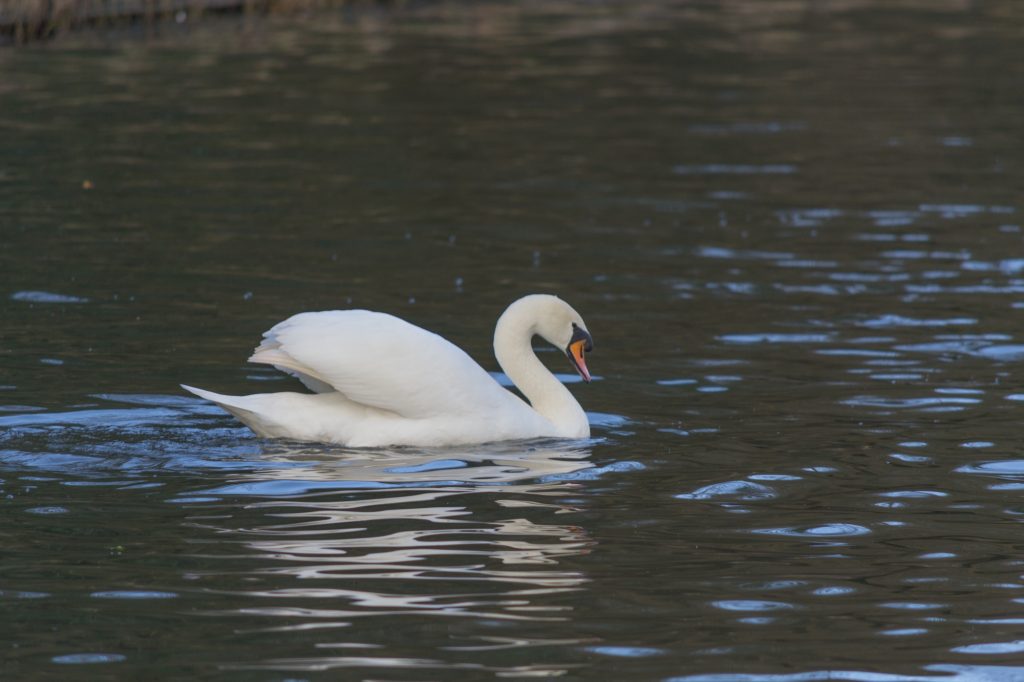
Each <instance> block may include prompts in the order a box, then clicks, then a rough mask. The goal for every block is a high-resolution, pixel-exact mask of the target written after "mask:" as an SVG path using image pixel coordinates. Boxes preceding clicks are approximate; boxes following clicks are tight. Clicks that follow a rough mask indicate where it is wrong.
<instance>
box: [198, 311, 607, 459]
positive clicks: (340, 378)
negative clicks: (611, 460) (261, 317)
mask: <svg viewBox="0 0 1024 682" xmlns="http://www.w3.org/2000/svg"><path fill="white" fill-rule="evenodd" d="M574 330H582V331H576V334H577V335H579V334H581V333H582V334H583V335H585V336H586V340H587V344H588V346H587V349H588V350H589V335H588V334H586V326H585V325H584V324H583V320H582V318H580V316H579V314H578V313H576V311H575V310H573V309H572V308H571V307H570V306H569V305H568V304H566V303H565V302H564V301H562V300H561V299H559V298H556V297H554V296H548V295H543V294H535V295H532V296H526V297H524V298H521V299H519V300H518V301H516V302H514V303H513V304H512V305H510V306H509V307H508V309H507V310H506V311H505V312H504V313H503V314H502V316H501V317H500V318H499V320H498V324H497V327H496V328H495V331H494V352H495V356H496V357H497V359H498V364H500V365H501V368H502V369H503V370H504V371H505V373H506V375H508V377H509V378H510V379H511V380H512V382H513V383H514V384H515V385H516V387H517V388H519V390H520V391H522V393H523V395H524V396H526V398H527V399H528V400H529V401H530V404H527V403H526V402H524V401H523V400H522V399H520V398H519V397H518V396H516V395H515V394H513V393H512V392H510V391H508V390H506V389H505V388H503V387H502V386H501V385H499V384H498V382H497V381H495V380H494V379H493V378H492V377H491V376H490V375H489V374H488V373H487V372H486V371H485V370H484V369H483V368H482V367H480V365H478V364H477V363H475V362H474V361H473V360H472V359H471V358H470V357H469V356H468V355H467V354H466V353H465V352H464V351H462V350H461V349H460V348H458V347H457V346H455V345H454V344H453V343H451V342H449V341H447V340H445V339H444V338H442V337H440V336H438V335H437V334H434V333H432V332H428V331H426V330H425V329H421V328H420V327H417V326H415V325H413V324H410V323H408V322H405V321H404V320H401V319H399V318H397V317H394V316H392V315H387V314H385V313H377V312H371V311H368V310H331V311H326V312H317V313H300V314H298V315H295V316H293V317H290V318H288V319H287V320H285V321H284V322H281V323H280V324H278V325H276V326H275V327H273V328H272V329H271V330H270V331H268V332H266V334H264V338H263V343H261V344H260V345H259V347H257V348H256V351H255V352H254V353H253V355H252V357H250V358H249V361H250V362H258V363H264V364H270V365H273V366H275V367H277V368H278V369H280V370H282V371H284V372H287V373H289V374H292V375H293V376H295V377H297V378H298V379H300V380H301V381H302V382H303V383H304V384H305V385H306V386H307V387H308V388H309V389H311V390H312V391H315V393H313V394H308V393H262V394H255V395H247V396H226V395H219V394H217V393H213V392H211V391H205V390H202V389H198V388H192V387H190V386H183V388H185V389H186V390H188V391H191V392H192V393H194V394H196V395H198V396H200V397H202V398H205V399H207V400H210V401H212V402H214V403H216V404H218V405H219V406H221V407H222V408H224V409H225V410H227V411H228V412H230V413H231V414H233V415H235V416H236V417H237V418H238V419H240V420H241V421H242V422H244V423H245V424H246V425H247V426H248V427H249V428H251V429H252V430H253V431H255V432H256V433H257V434H258V435H260V436H264V437H269V438H291V439H296V440H306V441H317V442H328V443H338V444H341V445H348V446H352V447H375V446H383V445H453V444H466V443H482V442H488V441H499V440H511V439H519V438H542V437H555V438H586V437H588V436H589V435H590V425H589V423H588V422H587V416H586V414H585V413H584V411H583V409H582V408H581V407H580V405H579V403H577V402H576V400H575V399H574V398H573V397H572V394H571V393H569V390H568V389H567V388H565V386H563V385H562V384H561V382H559V381H558V379H556V378H555V377H554V375H553V374H552V373H551V372H550V371H548V370H547V368H545V367H544V365H543V364H541V362H540V360H538V359H537V356H536V355H535V354H534V352H533V348H532V345H531V340H532V338H533V336H534V335H540V336H542V337H543V338H545V339H546V340H548V341H549V342H551V343H553V344H554V345H555V346H557V347H559V348H563V349H564V348H566V346H567V345H568V344H570V343H571V341H575V340H576V339H578V338H580V337H579V336H573V333H574ZM579 352H580V353H581V352H582V350H580V351H579ZM579 363H580V364H582V359H580V360H579ZM585 371H586V366H585V365H583V369H582V370H581V372H584V373H585ZM584 376H585V378H588V379H589V375H586V374H584ZM531 405H532V406H531Z"/></svg>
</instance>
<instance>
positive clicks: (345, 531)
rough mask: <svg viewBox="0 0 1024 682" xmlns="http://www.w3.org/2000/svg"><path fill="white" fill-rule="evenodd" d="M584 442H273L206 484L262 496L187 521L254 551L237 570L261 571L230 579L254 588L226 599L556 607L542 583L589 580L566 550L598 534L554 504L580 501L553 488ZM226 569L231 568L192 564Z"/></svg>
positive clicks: (457, 610) (267, 609)
mask: <svg viewBox="0 0 1024 682" xmlns="http://www.w3.org/2000/svg"><path fill="white" fill-rule="evenodd" d="M589 455H590V452H589V450H588V449H586V448H581V447H578V446H577V447H571V446H561V447H557V446H555V447H553V446H550V445H547V446H545V445H542V444H529V443H527V444H523V443H514V444H498V445H489V446H478V447H476V448H472V449H465V450H452V449H446V450H443V451H441V450H437V451H423V450H416V451H413V450H374V451H367V450H345V451H340V452H339V451H338V450H337V449H336V448H335V449H327V448H319V447H315V446H313V447H311V446H309V445H305V444H304V445H301V446H294V447H293V446H288V445H281V444H273V445H270V446H267V450H266V453H265V456H266V460H267V461H268V462H273V463H275V464H276V466H271V467H269V468H267V469H263V470H252V471H248V472H246V473H244V474H242V475H241V476H240V477H239V478H238V479H235V480H234V481H232V482H231V483H229V484H228V485H224V486H220V487H218V488H215V489H213V490H205V491H202V493H201V494H203V495H217V496H220V497H222V499H223V498H224V497H231V496H239V495H241V496H259V497H260V498H261V499H258V500H257V501H255V502H250V503H249V504H246V505H245V507H244V512H245V516H244V519H245V521H244V522H240V520H239V519H238V518H235V517H233V518H232V524H237V525H232V526H231V527H225V526H223V525H222V523H223V521H222V520H221V519H217V525H211V520H210V519H202V518H197V519H195V520H194V522H195V523H196V524H197V525H200V526H203V527H205V528H209V529H212V530H215V531H217V532H219V533H229V534H231V535H234V536H236V537H238V538H239V540H238V541H239V543H240V544H241V545H242V547H244V552H238V553H236V552H231V553H230V554H229V555H228V556H227V557H224V556H223V555H221V558H228V559H236V558H237V559H243V558H244V560H245V562H246V563H247V564H248V565H249V566H253V565H254V564H255V567H247V568H245V569H242V571H241V573H242V574H243V575H247V576H250V578H256V579H258V580H259V582H260V583H261V585H260V587H259V589H254V590H245V591H244V592H238V591H232V593H234V594H242V595H245V596H246V597H249V598H250V599H247V600H246V602H247V605H246V607H244V608H243V609H240V610H237V611H235V613H244V614H246V615H260V616H271V617H274V616H276V617H286V618H290V619H293V620H297V621H301V622H300V623H299V624H297V625H295V626H294V627H303V628H308V627H310V626H311V625H313V623H314V622H316V623H319V624H321V625H328V624H329V623H330V624H334V625H337V624H339V623H340V622H341V621H346V622H348V621H350V619H355V618H359V617H363V616H371V615H377V616H381V615H387V616H395V615H405V614H436V615H443V616H467V617H472V618H484V619H490V620H493V619H497V620H502V621H522V620H530V621H535V620H546V621H552V620H555V621H557V620H564V619H565V618H566V617H567V615H566V613H565V611H566V610H567V609H568V607H566V606H564V605H561V604H558V603H555V601H556V600H549V599H548V596H550V595H552V594H557V593H561V592H566V591H570V590H577V589H580V588H581V586H582V585H583V584H584V583H585V582H586V577H585V576H584V575H583V574H582V573H581V572H579V571H576V570H570V569H567V568H564V567H563V566H562V565H561V563H562V561H563V560H564V559H565V558H567V557H570V556H574V555H579V554H583V553H586V552H588V551H590V549H591V547H592V545H593V541H592V540H591V539H590V538H589V537H588V536H587V535H586V533H585V532H584V531H583V529H581V528H580V527H578V526H573V525H568V524H563V523H555V522H553V517H557V516H558V515H561V514H567V513H572V512H573V511H576V509H575V508H574V507H573V506H571V505H570V504H568V503H566V502H563V501H561V500H560V498H561V497H563V496H565V495H566V494H567V493H569V492H570V491H572V490H573V489H574V488H575V487H576V485H577V484H575V483H574V482H572V480H570V479H571V478H572V476H573V475H578V472H581V471H583V470H586V469H590V468H592V467H593V463H592V462H591V461H590V460H589V459H588V457H589ZM254 553H255V557H254ZM239 554H243V555H244V556H239ZM228 574H230V575H234V576H237V575H238V574H239V573H238V572H237V571H229V572H225V571H222V570H217V569H216V568H215V569H214V570H212V571H206V572H197V573H196V574H194V575H193V576H191V577H193V578H197V579H203V578H208V579H211V580H213V579H215V578H216V577H218V576H219V577H223V576H225V575H228ZM251 598H256V603H255V604H254V603H253V599H251ZM265 599H266V600H273V603H270V602H269V601H268V603H266V604H264V603H263V600H265ZM310 600H315V601H313V602H310ZM222 613H223V612H222ZM287 627H289V628H290V627H293V626H292V625H289V626H287ZM313 627H316V626H313Z"/></svg>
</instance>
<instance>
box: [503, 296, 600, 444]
mask: <svg viewBox="0 0 1024 682" xmlns="http://www.w3.org/2000/svg"><path fill="white" fill-rule="evenodd" d="M534 317H535V316H534V315H532V314H531V311H530V310H529V309H523V308H517V307H516V306H514V305H513V306H512V307H510V308H509V309H508V310H506V311H505V313H504V314H503V315H502V316H501V317H500V318H499V319H498V325H497V326H496V327H495V329H494V356H495V357H496V358H497V360H498V364H499V365H500V366H501V369H502V371H504V372H505V374H506V375H507V376H508V378H509V379H511V380H512V383H514V384H515V385H516V388H518V389H519V390H520V391H521V392H522V394H523V395H524V396H526V399H527V400H528V401H529V402H530V405H531V406H532V407H533V409H534V410H536V411H537V412H538V413H539V414H540V415H541V416H542V417H544V418H545V419H547V420H548V421H550V422H551V423H552V424H554V426H555V428H556V429H557V430H558V432H559V434H558V435H560V436H563V437H566V438H586V437H588V436H589V435H590V425H589V423H588V421H587V415H586V413H585V412H584V411H583V408H582V407H580V404H579V403H578V402H576V399H575V398H574V397H573V396H572V393H570V392H569V389H567V388H566V387H565V386H563V385H562V382H560V381H559V380H558V379H556V378H555V375H554V374H552V373H551V372H550V371H549V370H548V368H547V367H545V366H544V364H543V363H541V361H540V360H539V359H537V355H536V354H535V353H534V352H533V344H532V340H533V337H534V335H536V333H537V329H536V325H535V320H534Z"/></svg>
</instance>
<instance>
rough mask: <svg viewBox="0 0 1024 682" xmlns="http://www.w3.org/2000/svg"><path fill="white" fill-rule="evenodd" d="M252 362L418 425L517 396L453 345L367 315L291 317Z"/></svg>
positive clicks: (394, 321)
mask: <svg viewBox="0 0 1024 682" xmlns="http://www.w3.org/2000/svg"><path fill="white" fill-rule="evenodd" d="M249 360H250V361H251V362H259V363H264V364H270V365H274V366H275V367H278V368H279V369H281V370H282V371H285V372H288V373H289V374H293V375H295V376H297V377H299V378H300V379H301V380H302V381H303V383H305V384H306V385H307V386H309V387H310V388H311V389H313V390H314V391H317V392H324V391H325V390H327V388H328V387H333V388H334V389H336V390H337V391H339V392H341V393H342V394H344V395H345V396H346V397H348V398H349V399H351V400H353V401H355V402H357V403H360V404H363V405H368V406H370V407H374V408H377V409H381V410H388V411H390V412H394V413H396V414H399V415H401V416H403V417H406V418H410V419H416V418H427V417H433V416H437V415H457V414H472V413H476V412H479V411H481V410H486V409H488V408H489V407H494V408H495V409H497V408H498V405H499V404H501V403H503V402H505V401H507V400H508V398H510V397H513V396H512V395H511V394H510V393H508V391H506V390H505V389H503V388H501V387H500V386H499V385H498V384H497V382H495V381H494V380H493V379H492V378H491V377H490V376H489V375H488V374H487V372H485V371H484V370H483V368H481V367H480V366H479V365H478V364H477V363H475V362H474V361H473V360H472V359H471V358H470V357H469V356H468V355H466V353H465V352H463V351H462V350H461V349H460V348H458V347H457V346H455V345H454V344H452V343H451V342H449V341H447V340H445V339H443V338H442V337H440V336H438V335H437V334H433V333H431V332H428V331H426V330H425V329H421V328H420V327H417V326H415V325H412V324H409V323H408V322H405V321H404V320H400V319H399V318H397V317H394V316H392V315H387V314H384V313H376V312H370V311H367V310H332V311H326V312H318V313H300V314H299V315H295V316H294V317H290V318H288V319H287V320H285V321H284V322H281V323H280V324H278V325H276V326H275V327H273V328H272V329H271V330H270V331H268V332H267V333H266V334H264V339H263V343H261V344H260V345H259V347H257V348H256V351H255V352H254V353H253V355H252V357H251V358H249Z"/></svg>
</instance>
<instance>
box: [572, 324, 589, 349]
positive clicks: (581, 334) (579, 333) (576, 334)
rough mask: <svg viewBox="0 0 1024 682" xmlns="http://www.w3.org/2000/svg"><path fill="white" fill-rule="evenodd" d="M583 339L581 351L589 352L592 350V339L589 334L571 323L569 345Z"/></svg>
mask: <svg viewBox="0 0 1024 682" xmlns="http://www.w3.org/2000/svg"><path fill="white" fill-rule="evenodd" d="M579 341H583V351H584V352H585V353H589V352H590V351H592V350H594V340H593V339H591V338H590V334H589V333H587V331H586V330H585V329H581V328H580V326H579V325H578V324H576V323H575V322H573V323H572V339H571V340H570V341H569V345H570V346H572V345H573V344H574V343H577V342H579Z"/></svg>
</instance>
